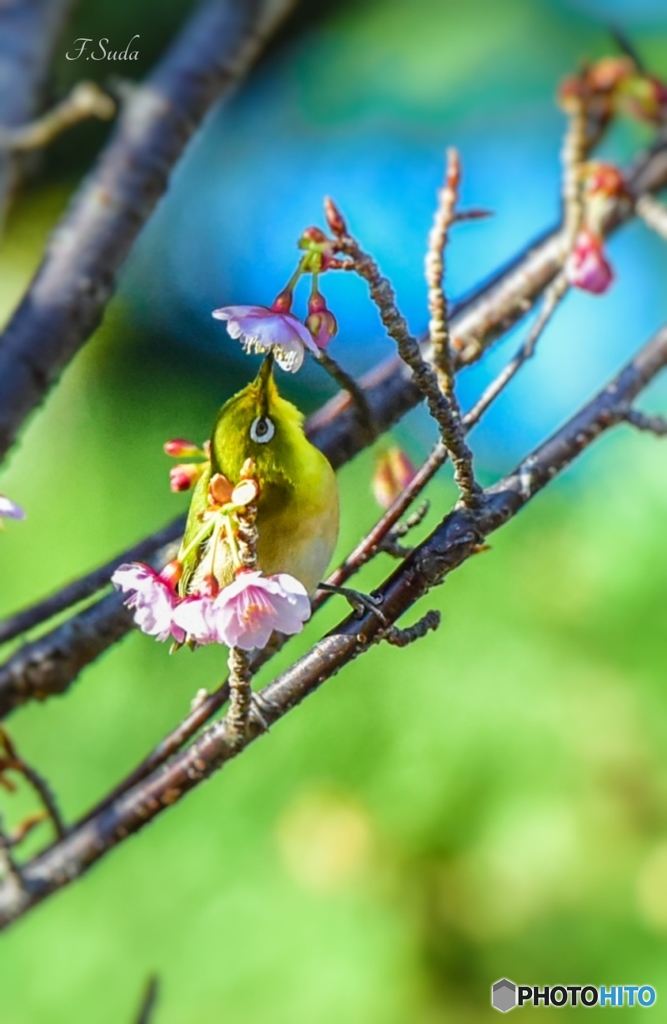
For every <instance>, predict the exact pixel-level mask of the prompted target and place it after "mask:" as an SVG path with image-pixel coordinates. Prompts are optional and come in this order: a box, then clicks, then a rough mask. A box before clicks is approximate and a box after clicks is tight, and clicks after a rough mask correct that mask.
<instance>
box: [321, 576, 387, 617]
mask: <svg viewBox="0 0 667 1024" xmlns="http://www.w3.org/2000/svg"><path fill="white" fill-rule="evenodd" d="M319 589H320V590H328V591H329V592H330V593H332V594H340V595H341V597H344V598H345V599H346V601H347V602H348V603H349V604H350V605H351V607H352V609H353V610H354V613H355V615H357V616H358V617H359V618H362V617H363V616H364V615H365V614H366V613H370V614H371V615H375V616H376V618H378V619H379V620H380V622H381V623H382V625H383V626H385V627H388V626H389V623H388V621H387V619H386V617H385V615H384V614H383V612H382V611H381V610H380V605H381V604H382V595H381V594H363V593H362V592H361V591H360V590H353V589H352V588H351V587H338V586H335V585H334V584H333V583H320V586H319Z"/></svg>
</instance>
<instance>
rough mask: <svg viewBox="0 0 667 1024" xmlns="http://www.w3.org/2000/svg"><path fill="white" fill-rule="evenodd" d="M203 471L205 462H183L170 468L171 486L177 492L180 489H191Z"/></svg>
mask: <svg viewBox="0 0 667 1024" xmlns="http://www.w3.org/2000/svg"><path fill="white" fill-rule="evenodd" d="M203 472H204V463H199V462H181V463H179V464H178V466H174V467H173V469H170V470H169V486H170V487H171V489H172V491H173V492H174V493H175V494H177V493H178V492H179V491H189V490H190V488H192V487H194V485H195V484H196V483H197V481H198V480H199V478H200V476H201V475H202V473H203Z"/></svg>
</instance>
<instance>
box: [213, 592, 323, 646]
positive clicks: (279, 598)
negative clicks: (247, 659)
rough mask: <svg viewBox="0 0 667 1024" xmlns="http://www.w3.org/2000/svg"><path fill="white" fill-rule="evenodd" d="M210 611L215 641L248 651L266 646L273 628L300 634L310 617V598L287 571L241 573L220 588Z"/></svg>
mask: <svg viewBox="0 0 667 1024" xmlns="http://www.w3.org/2000/svg"><path fill="white" fill-rule="evenodd" d="M213 613H214V616H215V630H216V634H217V637H218V640H219V642H220V643H225V644H227V646H228V647H240V648H242V650H244V651H251V650H252V649H253V648H255V647H266V645H267V644H268V642H269V639H270V637H271V634H272V633H273V631H274V630H277V631H278V632H280V633H285V634H287V635H288V636H291V635H292V634H293V633H300V632H301V630H302V629H303V624H304V622H306V621H307V620H308V619H309V618H310V599H309V597H308V592H307V591H306V588H305V587H304V586H303V584H302V583H299V581H298V580H297V579H295V578H294V577H293V576H289V575H288V574H287V573H278V574H277V575H275V576H263V575H262V573H261V572H242V573H240V574H239V575H238V576H237V577H236V579H235V580H234V581H233V582H232V583H230V584H229V585H228V586H227V587H224V589H223V590H221V591H220V593H219V594H218V596H217V597H216V599H215V601H214V602H213Z"/></svg>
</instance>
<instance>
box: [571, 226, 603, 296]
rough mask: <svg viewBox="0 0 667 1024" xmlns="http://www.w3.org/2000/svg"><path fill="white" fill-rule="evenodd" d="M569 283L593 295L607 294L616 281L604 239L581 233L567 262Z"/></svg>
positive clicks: (587, 232)
mask: <svg viewBox="0 0 667 1024" xmlns="http://www.w3.org/2000/svg"><path fill="white" fill-rule="evenodd" d="M565 274H566V276H567V280H568V282H569V283H570V284H571V285H573V286H574V287H575V288H581V289H582V290H583V291H585V292H591V293H592V294H593V295H601V294H602V293H603V292H606V291H607V289H608V288H609V286H610V284H611V283H612V281H613V280H614V272H613V270H612V268H611V266H610V265H609V263H608V262H607V260H606V259H605V256H604V252H603V249H602V239H601V238H600V237H599V236H598V235H594V234H592V233H591V232H590V231H581V232H580V233H579V235H578V236H577V240H576V242H575V244H574V248H573V250H572V252H571V253H570V255H569V256H568V258H567V260H566V262H565Z"/></svg>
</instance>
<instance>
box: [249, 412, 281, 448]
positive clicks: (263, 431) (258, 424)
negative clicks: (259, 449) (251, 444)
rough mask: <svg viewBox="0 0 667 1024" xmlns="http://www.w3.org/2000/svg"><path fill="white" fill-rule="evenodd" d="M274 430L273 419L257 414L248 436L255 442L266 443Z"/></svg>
mask: <svg viewBox="0 0 667 1024" xmlns="http://www.w3.org/2000/svg"><path fill="white" fill-rule="evenodd" d="M275 432H276V428H275V427H274V425H273V421H272V420H270V419H269V417H268V416H258V417H257V419H255V420H253V421H252V424H251V426H250V437H251V439H252V440H253V441H257V444H266V442H267V441H270V440H271V438H272V437H273V435H274V434H275Z"/></svg>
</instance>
